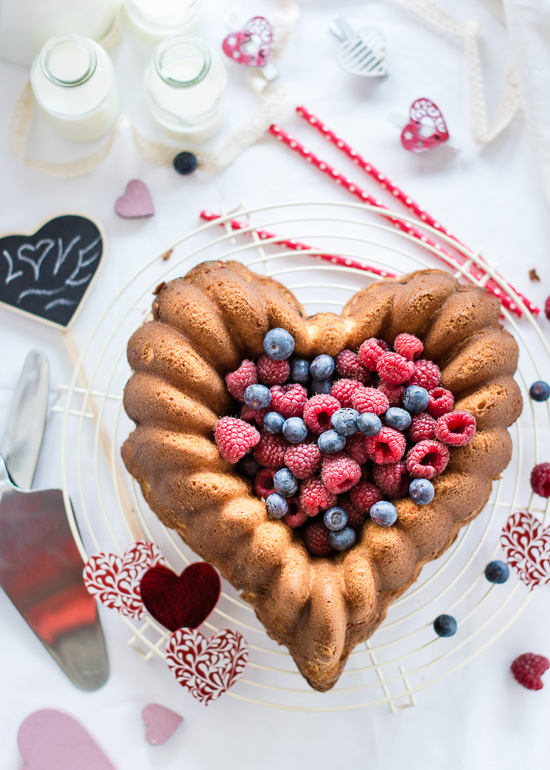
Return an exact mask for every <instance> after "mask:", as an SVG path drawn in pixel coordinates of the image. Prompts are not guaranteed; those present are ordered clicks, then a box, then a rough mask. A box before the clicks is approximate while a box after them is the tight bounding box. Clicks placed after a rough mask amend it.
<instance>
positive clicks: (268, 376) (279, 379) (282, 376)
mask: <svg viewBox="0 0 550 770" xmlns="http://www.w3.org/2000/svg"><path fill="white" fill-rule="evenodd" d="M256 370H257V372H258V379H259V380H260V382H263V383H264V385H282V384H283V383H284V382H286V381H287V380H288V378H289V375H290V364H289V363H288V361H286V360H285V361H274V360H273V359H272V358H269V356H265V355H264V356H260V358H259V359H258V363H257V364H256Z"/></svg>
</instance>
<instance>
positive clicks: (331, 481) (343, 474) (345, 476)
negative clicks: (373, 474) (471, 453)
mask: <svg viewBox="0 0 550 770" xmlns="http://www.w3.org/2000/svg"><path fill="white" fill-rule="evenodd" d="M321 478H322V479H323V483H324V484H325V486H326V488H327V489H328V490H329V491H330V492H333V493H334V494H335V495H340V494H342V492H348V491H349V490H350V489H351V488H352V487H353V486H355V484H357V482H358V481H359V479H360V478H361V467H360V465H359V463H356V462H355V460H352V458H351V457H348V456H347V455H346V454H344V452H337V453H336V454H334V455H325V456H324V457H323V465H322V468H321Z"/></svg>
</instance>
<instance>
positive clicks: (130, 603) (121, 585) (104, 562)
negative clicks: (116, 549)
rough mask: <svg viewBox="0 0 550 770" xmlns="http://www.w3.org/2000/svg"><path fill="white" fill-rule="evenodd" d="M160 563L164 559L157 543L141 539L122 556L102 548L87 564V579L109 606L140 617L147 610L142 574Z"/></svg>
mask: <svg viewBox="0 0 550 770" xmlns="http://www.w3.org/2000/svg"><path fill="white" fill-rule="evenodd" d="M158 564H164V559H163V556H162V553H161V552H160V550H159V549H158V548H157V546H156V545H155V544H154V543H149V542H147V541H146V540H138V541H137V543H136V544H135V545H134V546H133V547H132V548H129V549H128V550H127V551H125V553H124V555H123V556H117V555H116V554H114V553H103V552H102V553H97V554H95V555H94V556H90V558H89V559H88V561H87V562H86V565H85V567H84V583H85V584H86V588H87V589H88V591H89V592H90V593H91V594H92V596H95V597H96V599H97V600H98V601H100V602H101V603H102V604H104V605H105V606H106V607H110V608H111V609H114V610H117V611H118V612H120V614H121V615H126V617H128V618H135V619H137V620H139V619H140V618H141V617H143V613H144V612H145V607H144V605H143V601H142V599H141V591H140V583H141V578H142V577H143V575H144V574H145V572H147V570H149V569H151V567H156V566H157V565H158Z"/></svg>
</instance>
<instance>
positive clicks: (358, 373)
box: [336, 350, 370, 382]
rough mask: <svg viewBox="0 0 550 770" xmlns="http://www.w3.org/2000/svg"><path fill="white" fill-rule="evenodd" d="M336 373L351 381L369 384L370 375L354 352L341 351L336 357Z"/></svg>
mask: <svg viewBox="0 0 550 770" xmlns="http://www.w3.org/2000/svg"><path fill="white" fill-rule="evenodd" d="M336 371H337V372H338V374H339V375H340V377H348V378H349V379H350V380H359V382H368V380H369V377H370V374H369V370H368V369H365V367H364V366H363V364H362V363H361V362H360V361H359V356H358V355H357V353H354V352H353V350H341V351H340V352H339V353H338V355H337V356H336Z"/></svg>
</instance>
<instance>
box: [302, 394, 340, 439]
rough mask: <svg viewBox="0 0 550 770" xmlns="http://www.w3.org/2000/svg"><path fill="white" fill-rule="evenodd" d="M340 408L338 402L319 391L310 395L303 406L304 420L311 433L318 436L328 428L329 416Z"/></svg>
mask: <svg viewBox="0 0 550 770" xmlns="http://www.w3.org/2000/svg"><path fill="white" fill-rule="evenodd" d="M338 409H340V402H339V401H338V400H337V399H336V398H334V396H329V395H328V393H327V394H326V395H325V394H323V393H320V394H319V395H317V396H312V397H311V398H310V399H309V401H308V402H307V404H306V405H305V407H304V421H305V423H306V425H307V427H308V428H309V429H310V431H311V432H312V433H316V434H317V435H318V436H319V435H320V434H321V433H324V432H325V431H326V430H329V429H330V427H331V426H330V418H331V416H332V415H333V414H334V412H337V411H338Z"/></svg>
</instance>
